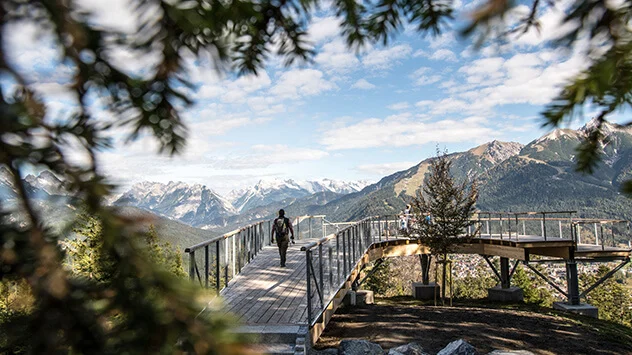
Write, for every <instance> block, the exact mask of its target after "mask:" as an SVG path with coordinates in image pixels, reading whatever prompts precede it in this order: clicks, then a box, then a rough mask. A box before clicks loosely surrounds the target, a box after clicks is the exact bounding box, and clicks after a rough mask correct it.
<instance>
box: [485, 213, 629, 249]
mask: <svg viewBox="0 0 632 355" xmlns="http://www.w3.org/2000/svg"><path fill="white" fill-rule="evenodd" d="M575 213H577V212H576V211H554V212H482V211H481V212H477V214H476V216H475V222H476V225H477V226H478V231H479V232H478V233H479V237H481V238H483V237H486V238H500V239H507V240H515V241H521V237H522V240H525V239H526V238H525V237H533V236H537V237H541V238H543V240H544V241H552V240H571V241H573V242H574V243H575V245H576V246H579V245H596V246H601V249H602V250H605V248H606V247H608V246H611V247H625V246H627V247H628V248H632V234H630V224H629V221H625V220H616V219H588V218H574V217H573V215H574V214H575ZM626 244H627V245H626Z"/></svg>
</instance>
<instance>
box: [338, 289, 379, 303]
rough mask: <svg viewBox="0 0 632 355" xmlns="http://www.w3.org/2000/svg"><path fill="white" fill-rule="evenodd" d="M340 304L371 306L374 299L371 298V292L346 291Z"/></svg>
mask: <svg viewBox="0 0 632 355" xmlns="http://www.w3.org/2000/svg"><path fill="white" fill-rule="evenodd" d="M342 303H343V304H344V305H346V306H361V305H365V304H373V303H375V299H374V297H373V291H369V290H358V291H348V292H347V294H346V295H345V298H344V299H343V301H342Z"/></svg>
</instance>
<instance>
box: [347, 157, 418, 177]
mask: <svg viewBox="0 0 632 355" xmlns="http://www.w3.org/2000/svg"><path fill="white" fill-rule="evenodd" d="M415 164H418V163H415V162H412V161H402V162H393V163H384V164H364V165H358V166H356V167H355V169H356V170H358V171H360V172H363V173H368V174H373V175H378V176H387V175H390V174H393V173H396V172H398V171H402V170H406V169H409V168H411V167H413V166H415Z"/></svg>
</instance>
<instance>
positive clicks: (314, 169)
mask: <svg viewBox="0 0 632 355" xmlns="http://www.w3.org/2000/svg"><path fill="white" fill-rule="evenodd" d="M80 3H81V4H82V6H84V7H85V8H86V9H89V10H94V11H95V14H97V15H96V16H95V17H94V18H93V21H95V22H96V23H98V24H100V25H107V26H114V27H118V28H122V29H125V30H128V31H133V30H134V28H135V27H134V26H135V25H134V23H135V22H134V18H133V16H132V15H131V13H130V12H129V10H128V7H127V3H126V0H111V1H100V0H81V1H80ZM477 3H480V1H475V2H463V3H462V2H460V1H457V8H458V9H459V10H458V12H457V14H456V20H455V21H454V22H452V23H450V25H451V28H448V29H446V30H445V31H444V33H443V34H441V35H440V36H436V37H433V36H422V35H420V34H419V33H417V32H415V31H414V29H412V27H411V26H405V28H404V30H403V31H402V32H401V33H400V34H399V35H398V36H397V37H396V38H395V39H394V40H393V41H392V42H391V43H389V45H388V46H379V45H375V46H369V47H367V48H364V49H363V50H361V51H359V52H356V51H351V50H349V49H347V47H346V46H345V44H344V41H343V40H342V39H341V38H340V36H339V23H340V19H338V18H336V16H335V15H334V14H333V12H332V11H330V10H328V9H327V7H326V6H325V7H324V10H322V11H320V12H319V13H317V14H316V16H314V17H313V18H312V21H311V24H310V26H309V40H310V41H311V42H312V43H313V46H314V49H315V50H316V52H317V54H316V56H315V57H314V60H313V63H310V64H304V63H303V64H298V65H293V66H291V67H285V66H284V65H282V61H281V60H279V59H278V58H272V59H271V60H270V61H269V62H268V63H267V65H266V68H265V70H261V71H260V72H259V75H258V76H252V75H251V76H241V77H238V76H236V75H234V74H231V73H219V72H217V71H216V70H215V69H214V66H213V63H212V62H211V61H209V60H208V59H205V58H200V59H197V60H191V61H190V62H189V64H188V67H189V70H190V77H191V79H192V80H193V82H194V83H195V87H196V90H194V91H193V92H192V93H191V96H192V98H193V99H194V100H195V102H196V103H195V105H193V106H192V107H189V108H187V109H186V110H185V111H184V112H183V116H184V118H185V122H186V123H187V125H188V128H189V138H188V145H187V148H186V149H185V151H184V152H183V154H181V155H180V156H176V157H165V156H159V155H157V154H156V145H155V144H154V143H153V142H152V141H151V140H150V139H147V138H142V139H140V140H139V141H137V142H135V143H133V144H130V145H123V144H117V146H116V149H113V150H109V151H105V152H102V153H100V155H99V162H100V163H101V167H102V170H103V171H104V172H105V173H106V174H108V175H109V176H111V178H112V179H113V181H115V182H117V183H119V184H120V185H121V186H122V188H126V187H128V186H130V185H131V184H133V183H136V182H139V181H143V180H148V181H159V182H168V181H184V182H187V183H201V184H204V185H206V186H207V187H209V188H212V189H214V190H216V191H218V192H219V193H222V194H226V193H228V192H229V191H230V190H232V189H239V188H244V187H247V186H252V185H254V184H255V183H256V182H257V181H259V180H260V179H270V178H282V179H289V178H291V179H299V180H317V179H322V178H330V179H337V180H368V181H377V180H379V179H380V178H382V177H384V176H386V175H389V174H391V173H394V172H396V171H400V170H404V169H407V168H410V167H412V166H413V165H415V164H417V163H419V162H420V161H421V160H423V159H425V158H428V157H431V156H433V155H435V152H436V149H437V147H439V148H440V149H441V150H444V149H447V150H448V151H449V152H457V151H464V150H467V149H470V148H473V147H475V146H477V145H480V144H483V143H485V142H490V141H492V140H500V141H514V142H520V143H522V144H527V143H529V142H530V141H532V140H534V139H536V138H538V137H540V136H541V135H543V134H545V133H547V131H548V129H543V128H541V125H542V122H543V121H542V118H541V117H540V115H539V113H540V112H541V111H542V110H543V107H544V105H546V104H547V103H549V102H550V101H551V99H552V98H554V97H555V95H556V94H557V92H558V91H559V88H560V87H561V85H562V84H563V83H564V82H565V81H566V80H568V79H569V78H571V77H573V76H574V75H575V74H577V73H579V72H580V71H581V70H582V69H585V68H586V65H587V63H588V61H587V60H586V58H585V56H584V52H583V51H582V44H581V43H580V44H579V45H578V46H576V47H575V48H552V47H551V46H550V44H549V41H550V40H551V39H554V38H556V37H558V36H560V35H561V34H563V33H564V26H560V19H561V18H562V15H563V8H564V3H565V2H559V3H558V5H557V7H556V8H555V7H554V8H545V9H543V12H542V13H541V15H540V21H541V25H542V27H541V31H540V32H539V33H538V32H537V31H535V30H533V31H530V32H528V33H526V34H524V35H522V36H520V37H517V38H514V39H512V40H511V41H509V42H508V43H504V44H498V43H486V44H485V45H484V46H483V47H482V48H480V49H475V47H474V46H473V44H472V39H471V38H465V39H464V38H461V37H460V36H459V34H458V29H459V28H462V25H463V24H464V20H465V19H466V18H467V14H469V13H471V11H472V10H473V9H475V8H476V6H477ZM527 11H528V7H527V6H526V5H520V6H518V7H517V8H516V9H515V10H514V11H513V12H512V13H511V14H510V16H509V17H508V20H507V21H509V22H511V21H514V20H515V19H516V18H518V17H519V16H521V15H524V14H526V13H527ZM150 15H151V14H150ZM5 42H6V43H4V50H5V51H7V53H10V54H9V57H10V59H11V60H12V61H13V62H14V63H16V65H17V66H18V68H19V69H20V71H21V72H24V73H27V74H28V75H29V76H30V78H31V81H32V82H33V83H34V84H33V87H34V88H35V90H36V91H38V92H39V93H41V94H42V95H44V96H45V100H46V103H47V106H48V113H47V114H48V115H49V116H50V117H59V116H63V115H64V114H67V113H68V112H69V111H71V110H72V105H73V104H72V99H71V98H70V97H68V95H67V94H66V93H65V92H64V86H63V83H64V81H65V80H67V79H64V78H67V77H68V76H69V75H71V74H72V69H71V68H69V67H68V66H66V65H64V63H59V59H58V58H59V51H58V49H57V48H56V47H55V46H54V45H53V44H52V43H51V41H50V38H48V37H47V36H46V35H45V34H41V33H39V32H37V31H36V30H35V28H34V26H32V25H28V24H21V25H20V26H15V28H12V29H11V35H10V36H7V40H6V41H5ZM112 56H113V57H114V58H117V62H118V63H120V64H119V65H120V66H121V67H122V68H124V69H125V70H128V71H132V72H134V71H136V72H139V71H142V70H143V68H146V67H147V66H148V65H151V63H152V60H155V59H152V58H144V57H143V58H140V57H137V56H135V55H134V54H133V53H130V52H126V51H123V50H120V51H114V52H113V53H112ZM0 83H3V87H4V88H3V90H7V87H8V86H9V80H7V78H2V77H0ZM95 100H97V101H98V98H96V99H95ZM584 119H585V120H588V119H590V110H587V112H584ZM617 119H623V114H619V115H618V116H616V117H615V120H617ZM583 122H584V121H582V120H581V119H580V120H578V121H576V122H575V123H574V124H573V125H572V127H573V128H577V127H579V126H581V125H582V124H583Z"/></svg>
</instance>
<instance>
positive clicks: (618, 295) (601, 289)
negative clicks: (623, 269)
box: [579, 265, 632, 327]
mask: <svg viewBox="0 0 632 355" xmlns="http://www.w3.org/2000/svg"><path fill="white" fill-rule="evenodd" d="M609 271H610V270H609V269H608V268H607V267H606V266H605V265H600V266H599V269H598V270H597V272H596V273H594V274H585V273H584V274H581V275H580V278H579V283H580V289H585V288H587V287H589V286H590V285H593V284H594V283H595V282H596V281H597V280H599V279H600V278H601V277H602V276H604V275H605V274H607V273H608V272H609ZM586 302H588V303H590V304H591V305H593V306H595V307H597V308H599V318H601V319H606V320H611V321H613V322H617V323H620V324H623V325H627V326H628V327H632V292H630V290H629V289H626V287H625V284H624V282H623V276H622V275H619V276H618V277H612V278H610V279H608V280H606V281H605V282H604V283H602V284H601V285H599V286H597V287H596V288H595V289H593V290H592V291H590V292H589V293H588V295H587V296H586Z"/></svg>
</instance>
